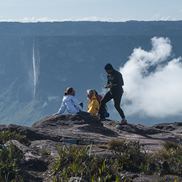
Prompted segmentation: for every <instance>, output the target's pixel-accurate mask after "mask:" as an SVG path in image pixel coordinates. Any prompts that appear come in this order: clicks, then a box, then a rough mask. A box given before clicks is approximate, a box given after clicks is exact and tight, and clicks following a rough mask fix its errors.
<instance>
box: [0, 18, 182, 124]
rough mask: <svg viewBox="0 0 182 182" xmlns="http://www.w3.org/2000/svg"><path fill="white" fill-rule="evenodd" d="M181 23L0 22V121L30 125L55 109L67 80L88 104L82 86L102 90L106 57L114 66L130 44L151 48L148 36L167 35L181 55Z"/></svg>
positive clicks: (122, 59) (124, 56)
mask: <svg viewBox="0 0 182 182" xmlns="http://www.w3.org/2000/svg"><path fill="white" fill-rule="evenodd" d="M181 28H182V22H180V21H179V22H125V23H103V22H62V23H61V22H60V23H59V22H55V23H25V24H24V23H7V22H5V23H0V75H1V76H0V84H1V87H0V100H1V102H0V123H2V124H8V123H14V124H20V125H26V126H31V125H32V124H33V123H35V122H36V121H37V120H39V119H41V118H43V117H45V116H47V115H51V114H53V113H55V112H57V110H58V109H59V107H60V104H61V99H62V96H63V92H64V91H65V90H66V88H67V87H70V86H71V87H73V88H74V89H75V91H76V97H77V99H78V100H79V101H82V102H84V110H87V104H88V100H87V98H86V91H87V89H91V88H94V89H96V90H97V91H98V92H99V93H102V91H103V88H104V85H105V83H106V73H105V71H104V69H103V68H104V65H105V64H106V63H108V62H110V63H112V64H113V66H114V68H115V69H118V68H119V67H120V66H122V65H124V63H125V62H126V61H127V60H128V57H129V56H130V55H131V53H132V51H133V49H134V48H136V47H142V48H144V49H145V50H149V49H151V45H150V39H151V38H152V37H153V36H164V37H166V36H167V37H169V38H170V39H171V42H172V43H173V50H174V52H175V54H176V55H177V56H180V53H181V47H180V45H181V44H182V38H181V37H182V31H181ZM104 92H106V90H104V91H103V93H104ZM117 117H118V118H117ZM116 119H118V120H119V116H116Z"/></svg>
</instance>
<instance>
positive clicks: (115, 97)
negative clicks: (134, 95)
mask: <svg viewBox="0 0 182 182" xmlns="http://www.w3.org/2000/svg"><path fill="white" fill-rule="evenodd" d="M122 95H123V93H122V92H116V93H113V100H114V107H115V108H116V110H117V111H118V113H119V115H120V116H121V118H122V119H125V115H124V112H123V110H122V109H121V107H120V103H121V97H122Z"/></svg>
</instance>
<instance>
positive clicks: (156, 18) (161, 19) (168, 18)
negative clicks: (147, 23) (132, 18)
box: [151, 14, 177, 21]
mask: <svg viewBox="0 0 182 182" xmlns="http://www.w3.org/2000/svg"><path fill="white" fill-rule="evenodd" d="M151 20H152V21H159V20H160V21H176V20H177V19H176V17H171V16H162V15H160V14H156V15H154V16H153V17H152V18H151Z"/></svg>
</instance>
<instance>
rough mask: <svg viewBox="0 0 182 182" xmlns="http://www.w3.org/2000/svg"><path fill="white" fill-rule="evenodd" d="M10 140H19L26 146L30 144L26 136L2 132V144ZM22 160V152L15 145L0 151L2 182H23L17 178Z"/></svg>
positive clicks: (0, 138)
mask: <svg viewBox="0 0 182 182" xmlns="http://www.w3.org/2000/svg"><path fill="white" fill-rule="evenodd" d="M8 140H18V141H19V142H21V143H22V144H24V145H28V144H29V142H28V140H27V139H26V136H24V135H20V134H19V133H16V132H10V131H9V130H7V131H3V132H0V144H4V143H6V142H7V141H8ZM21 158H22V153H21V151H20V150H19V149H18V148H17V147H16V146H14V145H10V146H9V147H4V149H1V150H0V181H2V182H9V181H11V182H23V180H22V179H19V178H18V177H17V175H18V174H19V172H20V169H19V164H20V160H21Z"/></svg>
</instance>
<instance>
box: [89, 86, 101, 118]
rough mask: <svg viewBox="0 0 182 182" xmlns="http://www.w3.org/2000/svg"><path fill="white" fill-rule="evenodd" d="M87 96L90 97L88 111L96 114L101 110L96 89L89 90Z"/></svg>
mask: <svg viewBox="0 0 182 182" xmlns="http://www.w3.org/2000/svg"><path fill="white" fill-rule="evenodd" d="M87 98H88V99H89V105H88V111H87V112H89V113H91V114H92V115H96V114H97V113H98V110H99V101H98V100H97V98H96V96H95V91H94V90H93V89H90V90H87Z"/></svg>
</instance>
